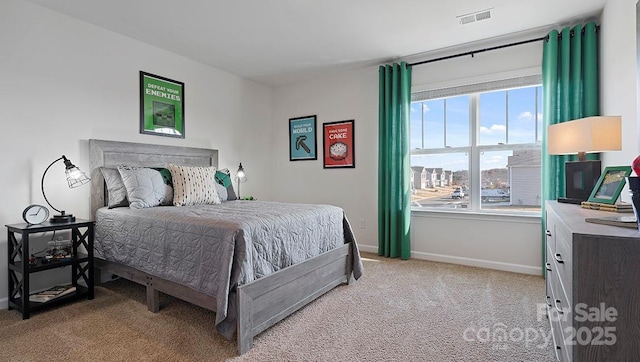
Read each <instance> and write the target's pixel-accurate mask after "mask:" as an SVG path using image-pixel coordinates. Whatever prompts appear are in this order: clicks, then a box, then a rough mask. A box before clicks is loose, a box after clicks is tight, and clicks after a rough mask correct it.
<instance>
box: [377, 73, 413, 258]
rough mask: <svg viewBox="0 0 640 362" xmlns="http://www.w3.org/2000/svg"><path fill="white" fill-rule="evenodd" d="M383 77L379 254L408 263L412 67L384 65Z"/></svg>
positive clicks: (380, 138) (380, 110) (379, 159)
mask: <svg viewBox="0 0 640 362" xmlns="http://www.w3.org/2000/svg"><path fill="white" fill-rule="evenodd" d="M379 76H380V97H379V102H378V106H379V120H378V122H379V127H378V128H379V129H378V142H379V147H378V254H379V255H383V256H387V257H392V258H396V257H400V258H401V259H405V260H406V259H409V257H410V256H411V245H410V241H409V228H410V222H411V194H410V190H409V174H410V172H411V171H410V170H411V160H410V157H409V107H410V103H411V67H410V66H409V65H408V64H407V63H405V62H402V63H400V64H395V63H394V64H389V65H383V66H380V70H379Z"/></svg>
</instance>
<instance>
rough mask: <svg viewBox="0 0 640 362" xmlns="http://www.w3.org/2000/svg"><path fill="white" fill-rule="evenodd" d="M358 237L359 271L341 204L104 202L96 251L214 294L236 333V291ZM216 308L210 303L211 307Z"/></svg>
mask: <svg viewBox="0 0 640 362" xmlns="http://www.w3.org/2000/svg"><path fill="white" fill-rule="evenodd" d="M347 242H351V243H353V247H354V253H353V257H354V260H353V265H354V272H353V274H354V277H355V278H356V279H358V278H359V277H360V275H361V273H362V262H361V260H360V253H359V252H358V248H357V244H356V241H355V238H354V236H353V232H352V230H351V226H350V225H349V222H348V221H347V219H346V217H345V216H344V212H343V210H342V209H341V208H338V207H335V206H329V205H306V204H288V203H277V202H265V201H231V202H225V203H223V204H221V205H198V206H184V207H176V206H162V207H153V208H147V209H129V208H117V209H107V208H102V209H100V210H98V211H97V213H96V226H95V248H94V249H95V254H96V256H97V257H99V258H102V259H105V260H109V261H115V262H118V263H122V264H125V265H129V266H132V267H134V268H136V269H139V270H142V271H144V272H146V273H149V274H152V275H155V276H158V277H161V278H164V279H168V280H171V281H174V282H177V283H180V284H183V285H187V286H189V287H191V288H193V289H195V290H197V291H200V292H203V293H205V294H208V295H211V296H213V297H215V298H216V301H217V306H216V308H215V310H216V327H217V329H218V331H219V332H220V333H221V334H223V335H224V336H226V337H227V338H231V337H232V335H233V332H234V330H235V322H236V315H235V310H236V308H235V303H236V298H235V290H236V287H237V286H239V285H243V284H246V283H249V282H251V281H253V280H256V279H258V278H260V277H262V276H265V275H268V274H271V273H273V272H276V271H278V270H280V269H282V268H286V267H287V266H290V265H293V264H296V263H299V262H301V261H304V260H306V259H309V258H312V257H314V256H317V255H319V254H322V253H324V252H326V251H329V250H331V249H334V248H336V247H338V246H340V245H342V244H343V243H347ZM212 309H213V308H212Z"/></svg>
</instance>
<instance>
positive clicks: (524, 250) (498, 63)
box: [273, 40, 542, 274]
mask: <svg viewBox="0 0 640 362" xmlns="http://www.w3.org/2000/svg"><path fill="white" fill-rule="evenodd" d="M502 41H504V40H502ZM500 44H504V42H502V43H500ZM483 45H484V44H483ZM476 47H477V46H476ZM476 47H473V46H471V49H468V50H472V49H477V48H476ZM541 49H542V48H541V44H540V43H534V44H530V45H525V46H520V47H516V48H510V49H504V50H500V51H494V52H487V53H483V54H479V55H476V56H475V57H473V58H471V57H466V58H458V59H455V60H452V61H444V62H439V63H432V64H428V65H422V66H418V67H414V69H413V85H414V86H413V88H414V90H415V89H420V88H421V87H423V88H424V87H428V86H430V85H431V84H445V83H456V82H457V81H458V82H459V81H460V79H464V80H465V81H467V80H469V79H474V80H486V79H485V78H486V75H487V74H492V73H496V72H509V73H511V74H521V73H523V72H524V73H526V74H531V72H532V71H535V69H533V70H532V67H533V68H535V67H538V68H539V67H540V62H541V57H542V52H541ZM457 51H460V49H457ZM523 68H524V71H523ZM538 72H539V69H538ZM312 114H317V115H318V127H321V124H322V123H323V122H330V121H339V120H344V119H355V136H356V146H355V148H356V152H355V155H356V168H355V169H330V170H325V169H323V168H322V161H321V160H318V161H296V162H290V161H289V156H288V150H287V141H288V133H287V124H288V119H289V118H293V117H299V116H305V115H312ZM273 132H274V138H273V139H274V154H273V170H274V171H275V173H274V176H275V177H277V181H276V182H274V183H273V185H274V188H273V192H274V198H277V199H282V200H286V201H304V202H323V203H330V204H335V205H338V206H341V207H343V208H344V209H345V211H346V213H347V216H348V217H349V219H350V220H351V223H352V225H353V226H354V228H355V233H356V238H357V239H358V243H359V244H360V246H361V249H362V250H364V251H370V252H377V243H378V232H377V197H378V196H377V172H378V171H377V169H378V164H377V162H378V68H377V67H368V68H364V69H357V70H353V71H350V72H343V73H339V74H336V75H335V76H333V77H327V78H324V79H321V80H317V81H312V82H306V83H303V84H297V85H292V86H288V87H281V88H278V89H276V90H275V93H274V117H273ZM318 141H319V142H320V144H319V148H318V149H319V150H321V147H322V144H321V142H322V140H321V138H319V139H318ZM361 219H364V220H365V228H364V229H361V228H359V226H360V220H361ZM411 222H412V226H411V244H412V256H413V257H418V258H424V259H431V260H438V261H446V262H456V263H463V264H469V265H477V266H483V267H492V268H497V269H503V270H511V271H517V272H526V273H532V274H540V272H541V271H540V270H541V255H542V251H541V250H542V246H541V227H540V220H539V218H533V219H531V218H509V217H500V218H497V219H495V218H494V219H491V218H487V217H485V216H482V215H480V216H478V215H470V214H446V213H416V212H414V214H413V215H412V219H411Z"/></svg>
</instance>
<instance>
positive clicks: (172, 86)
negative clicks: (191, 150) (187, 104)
mask: <svg viewBox="0 0 640 362" xmlns="http://www.w3.org/2000/svg"><path fill="white" fill-rule="evenodd" d="M140 133H144V134H152V135H156V136H166V137H177V138H184V83H182V82H178V81H175V80H172V79H169V78H164V77H160V76H157V75H154V74H150V73H146V72H143V71H140Z"/></svg>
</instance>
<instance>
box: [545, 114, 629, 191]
mask: <svg viewBox="0 0 640 362" xmlns="http://www.w3.org/2000/svg"><path fill="white" fill-rule="evenodd" d="M621 149H622V117H620V116H607V117H604V116H595V117H586V118H580V119H576V120H572V121H567V122H561V123H557V124H553V125H551V126H549V128H548V136H547V151H548V152H549V154H550V155H571V154H578V161H569V162H566V163H565V175H564V177H565V197H563V198H558V201H559V202H567V203H572V204H580V202H582V201H586V200H587V199H588V198H589V195H590V194H591V191H592V190H593V187H594V186H595V184H596V181H597V180H598V177H599V176H600V169H601V163H600V160H587V159H586V154H587V153H593V152H601V151H619V150H621Z"/></svg>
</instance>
